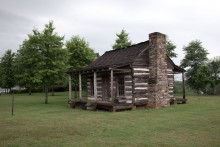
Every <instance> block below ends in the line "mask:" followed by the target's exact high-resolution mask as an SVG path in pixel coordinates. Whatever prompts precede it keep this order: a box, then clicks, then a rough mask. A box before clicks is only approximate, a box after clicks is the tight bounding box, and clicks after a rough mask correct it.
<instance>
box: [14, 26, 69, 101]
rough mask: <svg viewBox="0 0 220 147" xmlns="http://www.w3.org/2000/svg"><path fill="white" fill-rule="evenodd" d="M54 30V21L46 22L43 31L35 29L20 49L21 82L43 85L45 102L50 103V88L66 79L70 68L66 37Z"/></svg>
mask: <svg viewBox="0 0 220 147" xmlns="http://www.w3.org/2000/svg"><path fill="white" fill-rule="evenodd" d="M54 30H55V27H54V26H53V22H49V23H48V24H46V25H45V28H44V30H43V31H41V32H40V31H38V30H37V29H34V30H33V34H30V35H28V39H27V40H25V41H24V42H23V44H22V45H21V47H20V50H19V51H18V64H17V67H18V68H19V67H20V71H19V72H18V74H19V75H18V77H20V78H21V81H22V82H21V83H24V84H25V86H28V87H32V86H43V87H44V90H45V104H47V103H48V89H49V88H50V87H53V86H54V85H55V84H58V83H60V80H61V79H64V76H65V72H66V70H67V68H68V66H67V63H68V52H67V50H66V49H63V39H64V37H62V36H59V35H58V34H57V33H55V32H54Z"/></svg>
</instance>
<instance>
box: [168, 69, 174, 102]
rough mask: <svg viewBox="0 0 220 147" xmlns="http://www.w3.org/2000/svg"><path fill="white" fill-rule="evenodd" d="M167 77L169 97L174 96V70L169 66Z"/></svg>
mask: <svg viewBox="0 0 220 147" xmlns="http://www.w3.org/2000/svg"><path fill="white" fill-rule="evenodd" d="M167 78H168V89H169V96H170V98H174V95H173V91H174V89H173V87H174V72H173V70H172V69H171V68H170V69H167Z"/></svg>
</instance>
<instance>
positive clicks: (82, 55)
mask: <svg viewBox="0 0 220 147" xmlns="http://www.w3.org/2000/svg"><path fill="white" fill-rule="evenodd" d="M66 47H67V50H68V52H69V54H70V58H69V65H70V67H69V70H77V69H81V68H83V67H86V66H87V65H88V64H90V63H91V62H92V61H94V60H95V59H96V58H97V57H98V56H99V54H97V53H95V52H94V50H93V49H92V48H91V47H89V43H88V42H86V41H85V39H84V38H81V37H80V36H72V37H71V39H70V40H68V41H67V42H66ZM72 80H73V82H72V83H73V85H74V87H75V92H76V89H77V87H78V77H73V78H72ZM82 82H83V87H84V86H85V82H86V81H85V79H82ZM75 97H76V93H75Z"/></svg>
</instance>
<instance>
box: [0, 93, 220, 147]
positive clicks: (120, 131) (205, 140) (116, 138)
mask: <svg viewBox="0 0 220 147" xmlns="http://www.w3.org/2000/svg"><path fill="white" fill-rule="evenodd" d="M43 96H44V95H43V94H42V93H36V94H33V95H31V96H29V95H27V94H16V95H15V113H14V116H11V95H1V96H0V146H1V147H4V146H15V147H16V146H20V147H25V146H36V147H39V146H53V147H54V146H59V147H63V146H76V147H84V146H94V147H105V146H117V147H120V146H131V147H136V146H140V147H142V146H147V147H148V146H156V147H157V146H168V147H171V146H173V147H176V146H189V147H195V146H198V147H200V146H205V147H206V146H210V147H214V146H216V147H218V146H220V96H195V95H191V96H187V98H188V103H187V104H185V105H173V106H171V107H168V108H163V109H149V110H147V109H145V110H134V111H123V112H115V113H111V112H102V111H96V112H95V111H85V110H75V109H69V108H68V107H67V93H56V96H50V97H49V104H47V105H45V104H43V102H44V97H43ZM199 98H200V99H199Z"/></svg>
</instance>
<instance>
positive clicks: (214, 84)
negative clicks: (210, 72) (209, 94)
mask: <svg viewBox="0 0 220 147" xmlns="http://www.w3.org/2000/svg"><path fill="white" fill-rule="evenodd" d="M215 87H216V85H215V82H214V83H213V95H215Z"/></svg>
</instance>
